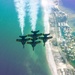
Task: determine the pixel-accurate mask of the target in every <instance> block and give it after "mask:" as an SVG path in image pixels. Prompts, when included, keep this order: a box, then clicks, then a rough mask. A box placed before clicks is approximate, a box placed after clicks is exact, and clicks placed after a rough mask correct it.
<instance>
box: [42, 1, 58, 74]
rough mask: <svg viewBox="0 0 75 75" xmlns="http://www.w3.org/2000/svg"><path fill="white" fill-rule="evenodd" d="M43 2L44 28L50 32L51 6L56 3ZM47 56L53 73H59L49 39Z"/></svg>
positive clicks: (46, 31)
mask: <svg viewBox="0 0 75 75" xmlns="http://www.w3.org/2000/svg"><path fill="white" fill-rule="evenodd" d="M41 4H42V7H43V11H44V28H45V29H44V30H45V33H49V31H50V27H49V15H50V12H51V7H52V6H53V5H54V4H53V1H52V0H41ZM46 57H47V61H48V64H49V67H50V69H51V72H52V75H58V74H57V69H56V64H55V62H54V58H53V55H52V51H51V47H50V44H49V41H48V42H47V43H46Z"/></svg>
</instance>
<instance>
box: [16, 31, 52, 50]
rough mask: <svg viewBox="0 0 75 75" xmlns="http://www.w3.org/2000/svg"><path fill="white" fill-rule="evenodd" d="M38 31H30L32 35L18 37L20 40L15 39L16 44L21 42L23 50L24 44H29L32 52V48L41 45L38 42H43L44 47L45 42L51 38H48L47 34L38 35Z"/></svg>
mask: <svg viewBox="0 0 75 75" xmlns="http://www.w3.org/2000/svg"><path fill="white" fill-rule="evenodd" d="M38 32H39V30H37V31H31V33H32V34H28V35H25V36H19V37H20V38H21V39H16V41H17V42H21V43H22V45H23V48H24V45H25V44H30V45H31V46H32V48H33V50H34V47H35V46H36V45H37V44H39V43H41V41H40V40H42V41H43V43H44V46H45V43H46V42H47V40H48V39H51V38H52V36H49V35H50V33H48V34H43V33H38Z"/></svg>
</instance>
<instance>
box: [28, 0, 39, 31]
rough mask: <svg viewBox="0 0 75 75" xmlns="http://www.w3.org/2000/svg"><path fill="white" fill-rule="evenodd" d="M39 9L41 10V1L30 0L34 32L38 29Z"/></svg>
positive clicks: (31, 21) (30, 13)
mask: <svg viewBox="0 0 75 75" xmlns="http://www.w3.org/2000/svg"><path fill="white" fill-rule="evenodd" d="M38 8H39V0H29V16H30V23H31V28H32V30H33V31H34V30H35V28H36V21H37V14H38Z"/></svg>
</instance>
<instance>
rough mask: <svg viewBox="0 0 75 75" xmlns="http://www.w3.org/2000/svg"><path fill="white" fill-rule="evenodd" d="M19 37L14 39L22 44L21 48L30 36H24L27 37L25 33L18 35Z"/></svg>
mask: <svg viewBox="0 0 75 75" xmlns="http://www.w3.org/2000/svg"><path fill="white" fill-rule="evenodd" d="M19 37H20V38H21V39H16V41H17V42H21V43H22V45H23V48H24V45H25V44H26V42H27V41H28V40H30V38H26V37H27V35H26V36H19Z"/></svg>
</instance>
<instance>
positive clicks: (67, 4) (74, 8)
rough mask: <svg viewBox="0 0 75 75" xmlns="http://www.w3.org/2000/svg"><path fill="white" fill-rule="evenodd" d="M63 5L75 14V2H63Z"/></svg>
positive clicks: (73, 0) (62, 0)
mask: <svg viewBox="0 0 75 75" xmlns="http://www.w3.org/2000/svg"><path fill="white" fill-rule="evenodd" d="M61 2H62V5H63V6H64V7H66V8H69V9H70V10H72V11H74V12H75V0H61Z"/></svg>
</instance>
